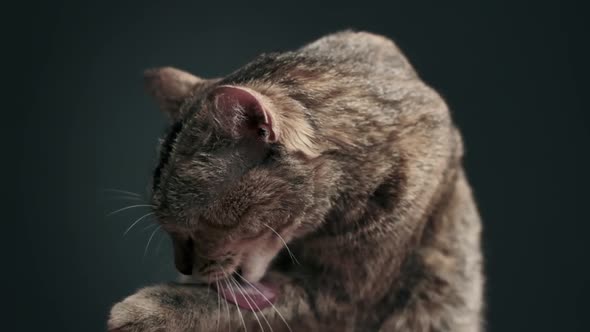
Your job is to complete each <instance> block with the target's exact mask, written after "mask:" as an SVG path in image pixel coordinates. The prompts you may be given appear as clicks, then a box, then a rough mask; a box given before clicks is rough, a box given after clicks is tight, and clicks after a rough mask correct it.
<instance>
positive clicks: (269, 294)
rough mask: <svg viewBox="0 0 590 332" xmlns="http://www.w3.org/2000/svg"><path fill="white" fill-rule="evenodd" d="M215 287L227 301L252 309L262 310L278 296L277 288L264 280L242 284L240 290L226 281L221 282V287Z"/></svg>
mask: <svg viewBox="0 0 590 332" xmlns="http://www.w3.org/2000/svg"><path fill="white" fill-rule="evenodd" d="M214 288H215V289H216V290H217V292H218V293H219V294H221V296H222V297H223V298H224V299H225V300H226V301H228V302H231V303H234V304H237V305H238V306H239V307H240V308H242V309H246V310H250V311H260V310H262V309H264V308H266V307H270V306H272V304H273V303H274V301H275V299H276V297H277V289H276V288H275V287H273V286H272V285H270V284H264V283H262V282H254V283H252V284H251V285H246V284H241V285H240V288H241V289H240V290H238V288H237V287H236V286H235V285H232V288H231V289H230V288H229V287H228V286H227V284H225V283H219V287H214Z"/></svg>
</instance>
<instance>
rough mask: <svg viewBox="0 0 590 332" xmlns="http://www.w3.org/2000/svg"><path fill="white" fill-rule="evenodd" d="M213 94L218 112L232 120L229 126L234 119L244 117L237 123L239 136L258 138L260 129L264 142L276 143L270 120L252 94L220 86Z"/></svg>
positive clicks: (236, 88)
mask: <svg viewBox="0 0 590 332" xmlns="http://www.w3.org/2000/svg"><path fill="white" fill-rule="evenodd" d="M213 94H214V96H215V99H216V105H217V108H218V110H219V111H221V112H222V113H223V114H224V115H226V116H227V117H228V118H229V119H230V120H232V121H230V123H231V124H234V123H235V121H234V120H235V119H236V117H238V116H240V115H242V116H245V119H244V120H243V121H242V122H240V123H238V126H239V128H238V129H239V131H240V134H241V135H248V136H260V130H261V129H262V130H264V131H266V136H265V137H263V139H264V140H265V141H267V142H275V141H276V135H275V132H274V130H273V124H272V118H271V116H270V114H269V113H268V112H267V111H266V110H265V109H264V107H263V105H262V103H261V101H260V100H259V99H258V98H257V97H256V96H255V95H254V94H252V93H251V92H249V91H248V90H246V89H242V88H238V87H233V86H221V87H219V88H217V89H215V91H214V92H213ZM239 112H243V114H239Z"/></svg>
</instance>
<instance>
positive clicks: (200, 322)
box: [108, 278, 315, 332]
mask: <svg viewBox="0 0 590 332" xmlns="http://www.w3.org/2000/svg"><path fill="white" fill-rule="evenodd" d="M276 282H280V283H281V284H280V286H279V287H278V289H279V290H280V292H279V294H278V296H277V300H276V302H275V303H273V305H268V306H266V307H265V308H263V309H261V310H256V311H255V312H252V311H250V310H244V309H242V308H239V307H237V306H236V305H235V304H233V303H230V302H228V301H226V300H225V299H223V298H222V297H221V296H219V295H218V294H217V292H216V291H215V290H213V289H210V288H207V287H204V286H192V285H180V284H165V285H158V286H152V287H147V288H143V289H141V290H139V291H138V292H137V293H135V294H134V295H131V296H129V297H127V298H126V299H125V300H123V301H122V302H120V303H117V304H116V305H115V306H114V307H113V308H112V310H111V315H110V318H109V322H108V328H109V331H112V332H188V331H242V330H247V331H271V330H272V331H274V332H279V331H300V330H303V329H306V330H309V328H310V327H312V326H315V317H314V315H313V314H312V313H311V311H310V309H309V305H308V303H307V296H306V294H305V292H304V291H303V290H302V289H301V288H300V287H298V286H296V285H294V284H292V283H290V282H289V281H288V279H282V278H278V279H276ZM236 288H237V287H236ZM251 303H252V304H253V301H252V302H251ZM253 306H254V305H253Z"/></svg>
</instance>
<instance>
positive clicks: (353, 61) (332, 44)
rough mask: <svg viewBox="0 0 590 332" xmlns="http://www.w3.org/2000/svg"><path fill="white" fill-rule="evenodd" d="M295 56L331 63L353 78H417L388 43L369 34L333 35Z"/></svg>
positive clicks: (404, 58) (393, 44)
mask: <svg viewBox="0 0 590 332" xmlns="http://www.w3.org/2000/svg"><path fill="white" fill-rule="evenodd" d="M299 52H300V53H301V54H302V55H304V56H309V57H313V58H319V59H326V60H328V61H331V62H332V63H334V64H337V65H338V66H339V67H341V68H340V69H343V70H345V71H348V72H351V73H354V74H356V75H360V76H363V73H364V74H365V75H366V76H367V78H368V77H371V76H372V77H374V76H381V77H384V78H385V77H387V78H389V79H400V80H407V79H415V78H417V75H416V72H415V71H414V69H413V68H412V66H411V64H410V63H409V62H408V60H407V59H406V57H405V56H404V55H403V53H402V52H401V51H400V49H399V48H398V47H397V45H395V43H394V42H393V41H392V40H391V39H388V38H386V37H383V36H380V35H377V34H373V33H369V32H363V31H360V32H356V31H342V32H337V33H334V34H330V35H327V36H325V37H323V38H320V39H318V40H316V41H315V42H313V43H311V44H308V45H306V46H305V47H303V48H301V49H300V50H299Z"/></svg>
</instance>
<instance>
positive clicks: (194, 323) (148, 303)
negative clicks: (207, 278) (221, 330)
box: [107, 284, 219, 332]
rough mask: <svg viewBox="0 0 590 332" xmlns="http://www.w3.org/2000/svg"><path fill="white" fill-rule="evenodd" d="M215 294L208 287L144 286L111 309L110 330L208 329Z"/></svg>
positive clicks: (181, 331) (213, 313) (163, 331)
mask: <svg viewBox="0 0 590 332" xmlns="http://www.w3.org/2000/svg"><path fill="white" fill-rule="evenodd" d="M217 301H218V297H217V295H216V294H214V292H213V291H211V290H209V289H208V288H207V287H201V286H194V285H193V286H189V285H178V284H165V285H159V286H152V287H147V288H143V289H141V290H139V291H138V292H137V293H135V294H133V295H131V296H129V297H128V298H126V299H125V300H123V301H122V302H119V303H117V304H115V305H114V306H113V308H112V309H111V314H110V317H109V321H108V323H107V326H108V330H109V331H110V332H184V331H208V330H211V324H212V323H211V322H212V321H214V320H213V319H211V317H218V316H219V314H218V313H217V310H218V307H219V304H218V302H217Z"/></svg>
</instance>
